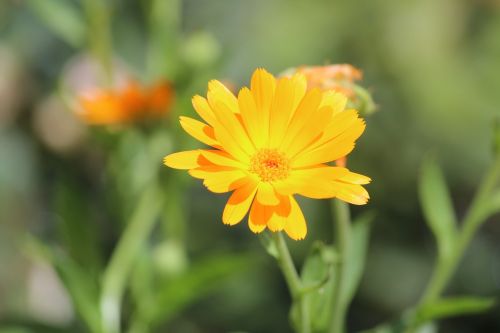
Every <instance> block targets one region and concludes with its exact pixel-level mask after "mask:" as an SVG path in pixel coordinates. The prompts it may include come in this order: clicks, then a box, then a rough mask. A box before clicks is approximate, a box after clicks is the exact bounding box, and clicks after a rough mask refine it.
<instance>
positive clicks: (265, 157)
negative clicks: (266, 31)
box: [164, 69, 370, 240]
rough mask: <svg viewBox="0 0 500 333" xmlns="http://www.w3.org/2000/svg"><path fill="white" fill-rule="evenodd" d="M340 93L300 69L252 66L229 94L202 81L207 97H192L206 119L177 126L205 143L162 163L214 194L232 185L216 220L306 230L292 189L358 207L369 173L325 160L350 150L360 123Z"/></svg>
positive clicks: (298, 235)
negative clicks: (244, 82)
mask: <svg viewBox="0 0 500 333" xmlns="http://www.w3.org/2000/svg"><path fill="white" fill-rule="evenodd" d="M346 103H347V98H346V97H345V96H344V95H343V94H340V93H336V92H333V91H331V90H330V91H323V90H321V89H318V88H313V89H308V87H307V80H306V78H305V76H304V75H302V74H300V73H296V74H294V75H293V76H292V77H282V78H279V79H275V78H274V76H273V75H271V74H269V73H268V72H266V71H265V70H263V69H257V70H256V71H255V72H254V74H253V76H252V80H251V87H250V89H249V88H246V87H245V88H243V89H241V90H240V92H239V94H238V96H237V97H236V96H234V95H233V94H232V93H231V92H230V91H229V90H228V89H227V88H226V87H225V86H224V85H223V84H222V83H220V82H219V81H211V82H210V83H209V84H208V93H207V99H205V98H203V97H201V96H195V97H194V98H193V106H194V108H195V110H196V111H197V113H198V114H199V115H200V117H201V118H202V119H203V120H204V121H205V122H206V123H204V122H200V121H198V120H195V119H192V118H188V117H181V119H180V123H181V126H182V127H183V128H184V130H185V131H186V132H187V133H188V134H190V135H191V136H193V137H194V138H195V139H197V140H199V141H201V142H203V143H205V144H207V145H209V146H211V147H212V148H211V149H196V150H191V151H183V152H179V153H174V154H171V155H168V156H166V157H165V160H164V162H165V164H166V165H167V166H169V167H172V168H175V169H185V170H189V174H190V175H191V176H193V177H195V178H199V179H203V184H204V185H205V186H206V187H207V188H208V190H210V191H212V192H215V193H224V192H229V191H234V192H233V193H232V195H231V196H230V198H229V200H228V202H227V204H226V207H225V209H224V212H223V214H222V221H223V222H224V223H225V224H229V225H234V224H237V223H239V222H240V221H241V220H242V219H243V218H244V217H245V216H246V215H247V213H248V212H250V213H249V218H248V224H249V227H250V230H252V231H253V232H255V233H258V232H262V231H263V230H264V229H266V228H268V229H269V230H271V231H273V232H277V231H282V230H283V231H285V232H286V233H287V235H288V236H289V237H290V238H292V239H296V240H298V239H303V238H304V237H305V236H306V233H307V226H306V222H305V218H304V215H303V214H302V210H301V209H300V207H299V205H298V203H297V201H296V200H295V195H296V194H298V195H302V196H305V197H309V198H314V199H325V198H338V199H340V200H343V201H346V202H349V203H352V204H356V205H363V204H365V203H366V202H367V201H368V198H369V195H368V192H367V191H366V190H365V189H364V187H363V186H362V185H363V184H367V183H369V182H370V178H368V177H366V176H363V175H360V174H357V173H354V172H351V171H349V170H348V169H346V168H344V167H338V166H330V165H329V164H328V163H330V162H332V161H335V160H337V159H339V158H341V157H343V156H346V155H347V154H349V153H350V152H351V151H352V150H353V149H354V145H355V141H356V140H357V139H358V138H359V136H361V134H362V133H363V131H364V129H365V123H364V121H363V119H361V118H359V116H358V113H357V112H356V110H346V111H344V108H345V105H346Z"/></svg>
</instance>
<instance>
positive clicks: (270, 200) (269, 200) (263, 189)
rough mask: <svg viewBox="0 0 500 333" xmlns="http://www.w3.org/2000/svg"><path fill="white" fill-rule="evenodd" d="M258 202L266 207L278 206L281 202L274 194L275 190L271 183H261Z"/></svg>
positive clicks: (257, 197)
mask: <svg viewBox="0 0 500 333" xmlns="http://www.w3.org/2000/svg"><path fill="white" fill-rule="evenodd" d="M256 199H257V201H259V202H260V203H261V204H263V205H266V206H276V205H277V204H279V203H280V200H279V199H278V197H277V196H276V193H275V192H274V188H273V186H272V185H271V184H269V183H264V182H261V183H260V184H259V189H258V191H257V196H256Z"/></svg>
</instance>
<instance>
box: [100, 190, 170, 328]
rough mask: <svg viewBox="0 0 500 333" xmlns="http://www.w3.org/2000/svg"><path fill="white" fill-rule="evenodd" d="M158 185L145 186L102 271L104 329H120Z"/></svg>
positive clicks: (155, 215) (155, 209)
mask: <svg viewBox="0 0 500 333" xmlns="http://www.w3.org/2000/svg"><path fill="white" fill-rule="evenodd" d="M158 198H161V193H160V191H159V189H158V188H157V187H156V186H155V185H152V186H150V187H149V188H147V189H146V190H145V192H144V193H143V194H142V196H141V198H140V199H139V203H138V204H137V206H136V207H135V211H134V212H133V214H132V216H131V219H130V221H129V224H128V225H127V228H126V229H125V231H124V233H123V235H122V237H121V238H120V240H119V242H118V245H117V246H116V248H115V250H114V252H113V254H112V256H111V260H110V262H109V264H108V266H107V268H106V270H105V271H104V275H103V284H102V294H101V300H100V310H101V317H102V326H103V332H106V333H119V332H120V317H121V315H120V312H121V310H120V309H121V301H122V298H123V294H124V291H125V287H126V283H127V279H128V277H129V276H130V273H131V271H132V267H133V264H134V262H135V260H136V259H137V254H138V252H139V251H140V249H141V246H143V245H144V243H145V242H146V240H147V238H148V237H149V235H150V233H151V230H152V229H153V227H154V225H155V222H156V221H157V218H158V214H159V212H160V209H161V205H162V202H161V200H159V199H158Z"/></svg>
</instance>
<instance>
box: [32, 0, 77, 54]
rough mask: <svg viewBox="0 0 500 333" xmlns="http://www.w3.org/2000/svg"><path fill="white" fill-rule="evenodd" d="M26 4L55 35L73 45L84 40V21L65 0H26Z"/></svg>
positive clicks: (69, 2) (75, 45)
mask: <svg viewBox="0 0 500 333" xmlns="http://www.w3.org/2000/svg"><path fill="white" fill-rule="evenodd" d="M25 3H26V5H27V6H28V7H29V8H30V9H31V10H32V11H33V12H34V13H35V14H36V15H37V16H38V17H39V18H40V20H41V21H42V22H43V23H44V24H45V26H46V27H47V28H48V29H49V30H51V31H52V32H53V33H54V34H55V35H57V36H58V37H60V38H61V39H62V40H64V41H65V42H66V43H68V44H70V45H71V46H73V47H76V48H78V47H81V46H82V45H83V43H84V41H85V23H84V20H83V18H82V16H81V13H80V12H79V11H78V9H77V8H75V7H74V6H73V5H72V4H71V3H72V2H71V1H67V0H26V1H25Z"/></svg>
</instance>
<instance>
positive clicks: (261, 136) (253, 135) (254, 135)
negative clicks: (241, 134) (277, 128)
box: [238, 87, 267, 148]
mask: <svg viewBox="0 0 500 333" xmlns="http://www.w3.org/2000/svg"><path fill="white" fill-rule="evenodd" d="M238 106H239V108H240V113H241V118H242V121H243V125H244V127H245V129H246V131H247V133H248V136H249V138H250V140H252V142H253V144H254V146H255V147H257V148H261V147H263V146H264V144H265V140H266V139H267V133H264V130H263V128H262V120H261V119H260V114H259V113H258V112H257V106H256V104H255V100H254V98H253V95H252V92H251V91H250V89H248V88H246V87H245V88H243V89H241V90H240V92H239V94H238Z"/></svg>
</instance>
